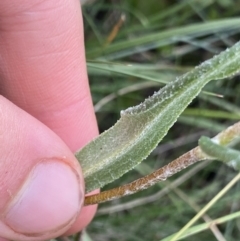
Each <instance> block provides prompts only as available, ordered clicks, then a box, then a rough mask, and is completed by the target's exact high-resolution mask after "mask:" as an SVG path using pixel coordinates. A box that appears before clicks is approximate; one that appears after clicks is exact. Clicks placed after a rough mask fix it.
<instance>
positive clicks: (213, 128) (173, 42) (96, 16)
mask: <svg viewBox="0 0 240 241" xmlns="http://www.w3.org/2000/svg"><path fill="white" fill-rule="evenodd" d="M239 14H240V0H234V1H233V0H215V1H214V0H188V1H184V0H182V1H170V0H162V1H154V0H149V1H143V0H111V1H110V0H97V1H95V2H93V3H91V4H87V5H84V6H83V17H84V25H85V44H86V55H87V61H88V72H89V79H90V85H91V91H92V96H93V101H94V104H95V110H96V115H97V119H98V123H99V129H100V132H102V131H104V130H106V129H108V128H109V127H111V126H112V125H113V124H114V123H115V122H116V121H117V120H118V119H119V112H120V111H121V110H123V109H126V108H127V107H129V106H133V105H136V104H138V103H140V102H142V101H143V100H144V99H145V98H146V97H148V96H149V95H152V94H153V93H154V91H156V90H158V89H159V88H161V87H162V86H164V84H166V83H167V82H169V81H171V80H173V79H175V78H176V76H179V75H182V74H184V73H185V72H187V71H188V70H190V69H192V68H194V66H196V65H199V64H200V63H201V62H203V61H204V60H207V59H209V58H211V57H212V56H213V55H214V54H216V53H219V52H221V51H222V50H224V49H226V48H227V47H229V46H232V45H233V44H234V43H235V42H237V41H238V40H239V37H240V33H239V32H240V27H239V26H240V17H238V16H239ZM239 119H240V84H239V77H238V76H236V77H234V78H232V79H227V80H223V81H217V82H214V81H213V82H210V84H208V85H207V86H206V87H205V88H204V91H202V92H201V94H200V95H199V97H198V98H196V99H195V100H194V101H193V102H192V103H191V105H190V106H189V108H188V109H187V110H186V111H185V112H184V113H183V115H182V116H181V117H180V118H179V120H178V122H177V123H176V124H175V125H174V126H173V128H172V129H171V130H170V131H169V133H168V135H167V136H166V137H165V138H164V140H163V141H162V142H161V143H160V145H159V146H158V147H157V148H156V150H155V151H154V152H153V153H152V155H150V156H149V157H148V159H147V160H145V161H144V162H143V163H142V164H141V165H139V166H138V167H137V168H136V169H135V170H133V171H131V172H129V173H127V174H126V175H124V176H123V177H122V178H120V179H119V180H117V181H116V182H114V183H112V184H110V185H108V186H106V187H105V188H104V189H109V188H111V187H116V186H119V185H121V184H124V183H128V182H130V181H133V180H135V179H136V178H138V177H140V176H142V175H145V174H147V173H149V172H151V171H152V170H153V169H157V168H159V167H161V166H163V165H165V164H167V163H169V162H170V161H172V160H173V159H175V158H176V157H178V156H180V155H181V154H183V153H185V152H186V151H188V150H190V149H191V148H193V147H195V146H196V145H197V141H198V139H199V137H200V136H201V135H207V136H210V137H212V136H214V135H216V134H217V133H218V132H219V131H221V130H223V129H225V128H226V127H227V126H229V125H231V124H233V123H234V122H237V121H238V120H239ZM235 175H236V172H235V171H234V170H232V169H230V168H229V167H227V166H225V165H223V164H221V163H220V162H216V161H215V162H211V163H204V162H202V163H201V162H200V163H198V164H195V165H194V166H192V167H190V168H187V169H186V170H185V171H183V172H181V173H179V174H178V175H175V176H173V177H172V178H170V179H169V180H168V181H166V182H163V183H160V184H159V185H156V186H154V187H152V188H150V189H148V190H145V191H142V192H140V193H137V194H135V195H132V196H129V197H125V198H122V199H118V200H115V201H112V202H108V203H105V204H102V205H99V211H98V214H97V215H96V217H95V219H94V221H93V222H92V223H91V224H90V226H89V227H88V229H87V235H89V236H88V238H89V239H90V240H94V241H102V240H104V241H105V240H108V241H111V240H126V241H130V240H131V241H138V240H149V241H150V240H154V241H155V240H162V239H163V238H165V237H167V236H169V235H171V234H173V233H174V232H177V231H178V230H179V229H181V228H182V227H183V226H184V225H185V224H186V223H187V222H188V221H189V220H190V219H191V218H192V217H193V216H194V215H195V214H196V213H197V212H198V211H199V209H200V208H202V207H204V205H206V204H207V203H208V202H209V201H210V200H211V199H212V198H213V197H214V196H215V195H216V194H217V193H219V192H220V191H221V190H222V188H223V187H224V186H226V185H227V184H228V183H229V181H230V180H231V179H232V178H233V177H234V176H235ZM239 198H240V185H239V184H236V185H235V186H234V187H233V188H232V189H231V190H229V191H228V193H227V194H226V195H225V196H224V197H223V198H222V199H220V201H218V202H217V203H215V205H214V206H213V207H212V208H211V209H210V210H209V211H208V212H207V213H206V215H205V216H204V219H203V218H201V219H200V220H199V222H198V223H197V224H200V223H204V222H205V221H206V220H209V219H216V218H219V217H223V216H225V215H228V214H234V213H236V212H237V211H238V210H239V209H240V202H239ZM239 236H240V219H239V218H236V219H233V218H232V219H230V221H228V222H226V223H224V224H221V225H218V226H217V227H214V228H213V229H210V228H207V229H206V230H205V231H203V232H200V233H197V234H195V235H194V236H190V237H188V238H184V240H195V241H198V240H199V241H200V240H221V241H224V240H227V241H231V240H239ZM85 240H87V236H85Z"/></svg>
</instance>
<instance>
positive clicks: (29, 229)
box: [0, 96, 84, 241]
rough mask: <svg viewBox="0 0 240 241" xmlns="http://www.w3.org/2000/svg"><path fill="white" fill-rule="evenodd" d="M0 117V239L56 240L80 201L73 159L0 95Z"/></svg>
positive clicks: (80, 186) (60, 143)
mask: <svg viewBox="0 0 240 241" xmlns="http://www.w3.org/2000/svg"><path fill="white" fill-rule="evenodd" d="M0 115H1V118H0V143H1V146H0V214H1V218H0V237H2V238H7V239H14V240H31V241H34V240H46V239H49V238H52V237H56V236H59V235H61V234H62V233H64V232H65V231H66V230H67V229H69V227H70V226H71V224H73V222H74V221H75V219H76V217H77V216H78V213H79V211H80V209H81V206H82V203H83V198H84V193H83V190H84V188H83V183H84V182H83V178H82V174H81V170H80V167H79V164H78V161H77V160H76V159H75V157H74V155H73V154H72V153H71V151H70V150H69V149H68V147H67V146H66V145H65V144H64V142H63V141H62V140H61V139H60V138H59V137H58V136H57V135H56V134H54V133H53V132H52V131H51V130H50V129H48V128H47V127H46V126H44V125H43V124H42V123H41V122H39V121H38V120H36V119H35V118H34V117H32V116H30V115H29V114H27V113H26V112H24V111H23V110H21V109H20V108H18V107H17V106H15V105H14V104H12V103H11V102H10V101H8V100H7V99H5V98H4V97H2V96H0ZM0 240H1V238H0ZM3 240H4V239H3Z"/></svg>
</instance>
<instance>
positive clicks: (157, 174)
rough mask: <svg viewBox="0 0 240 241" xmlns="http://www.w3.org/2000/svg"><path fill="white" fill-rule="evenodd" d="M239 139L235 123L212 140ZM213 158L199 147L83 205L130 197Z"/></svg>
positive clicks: (238, 125)
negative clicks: (199, 162) (193, 165)
mask: <svg viewBox="0 0 240 241" xmlns="http://www.w3.org/2000/svg"><path fill="white" fill-rule="evenodd" d="M239 138H240V122H237V123H236V124H234V125H233V126H230V127H229V128H227V129H226V130H224V131H222V132H221V133H219V134H218V135H217V136H215V137H214V138H213V140H214V141H215V142H218V143H219V144H221V145H229V144H233V143H235V142H236V141H237V140H238V139H239ZM213 159H215V158H214V157H210V156H208V155H206V154H205V153H204V152H203V151H202V150H201V148H200V147H196V148H194V149H192V150H191V151H189V152H187V153H185V154H184V155H182V156H180V157H179V158H177V159H176V160H174V161H172V162H171V163H169V164H168V165H166V166H164V167H161V168H160V169H158V170H156V171H154V172H152V173H151V174H149V175H146V176H144V177H142V178H139V179H137V180H135V181H133V182H131V183H129V184H126V185H123V186H120V187H117V188H113V189H111V190H108V191H104V192H101V193H99V194H95V195H91V196H87V197H86V198H85V202H84V205H85V206H87V205H93V204H97V203H102V202H107V201H110V200H113V199H117V198H120V197H123V196H127V195H131V194H134V193H136V192H139V191H141V190H144V189H147V188H149V187H151V186H153V185H154V184H156V183H158V182H160V181H165V180H166V179H167V178H168V177H171V176H172V175H174V174H176V173H178V172H180V171H181V170H183V169H185V168H186V167H188V166H190V165H192V164H194V163H196V162H198V161H200V160H213Z"/></svg>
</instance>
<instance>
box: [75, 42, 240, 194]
mask: <svg viewBox="0 0 240 241" xmlns="http://www.w3.org/2000/svg"><path fill="white" fill-rule="evenodd" d="M239 61H240V42H239V43H237V44H235V45H234V46H233V47H231V48H230V49H227V50H226V51H224V52H222V53H221V54H219V55H217V56H215V57H214V58H212V59H211V60H208V61H206V62H204V63H203V64H201V65H200V66H199V67H196V68H195V69H194V70H192V71H190V72H188V73H187V74H185V75H183V76H182V77H180V78H177V79H176V80H175V81H173V82H171V83H169V84H167V85H166V86H165V87H164V88H162V89H161V90H160V91H159V92H157V93H155V94H154V95H153V96H152V97H150V98H148V99H146V100H145V101H144V102H143V103H142V104H140V105H138V106H135V107H130V108H128V109H127V110H125V111H122V112H121V118H120V120H119V121H118V122H117V123H116V124H115V126H113V127H112V128H110V129H109V130H108V131H106V132H104V133H103V134H101V135H100V136H99V137H98V138H96V139H95V140H93V141H92V142H90V143H89V144H88V145H87V146H85V147H84V148H83V149H82V150H80V151H79V152H77V153H76V157H77V159H78V160H79V161H80V163H81V166H82V169H83V174H84V179H85V183H86V192H90V191H91V190H94V189H96V188H99V187H102V186H104V185H105V184H107V183H110V182H112V181H113V180H115V179H118V178H119V177H120V176H122V175H123V174H124V173H126V172H128V171H129V170H131V169H132V168H134V167H135V166H136V165H137V164H139V163H140V162H141V161H142V160H143V159H145V158H146V157H147V156H148V155H149V154H150V153H151V151H152V150H153V149H154V148H155V147H156V146H157V144H158V143H159V141H161V140H162V138H163V137H164V136H165V135H166V133H167V132H168V130H169V129H170V128H171V126H172V125H173V124H174V123H175V122H176V120H177V118H178V117H179V115H180V114H181V113H182V112H183V111H184V109H185V108H186V107H187V106H188V104H189V103H190V102H191V101H192V100H193V98H194V97H196V96H197V95H198V94H199V92H200V91H201V89H202V88H203V87H204V86H205V85H206V84H207V83H208V82H209V81H211V80H215V79H222V78H226V77H229V76H232V75H233V74H235V73H236V72H238V71H240V65H239Z"/></svg>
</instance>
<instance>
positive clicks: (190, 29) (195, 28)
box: [87, 18, 240, 59]
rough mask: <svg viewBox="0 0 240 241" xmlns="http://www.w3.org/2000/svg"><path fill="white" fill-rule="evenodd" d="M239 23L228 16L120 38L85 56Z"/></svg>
mask: <svg viewBox="0 0 240 241" xmlns="http://www.w3.org/2000/svg"><path fill="white" fill-rule="evenodd" d="M239 24H240V18H229V19H224V20H216V21H211V22H206V23H197V24H192V25H187V26H183V27H177V28H173V29H168V30H164V31H161V32H157V33H152V34H148V35H143V36H138V37H136V38H132V39H127V40H121V41H118V42H116V43H113V44H111V45H109V46H107V47H105V48H103V47H102V46H100V47H97V48H91V50H88V51H87V58H88V59H89V58H93V57H96V56H99V55H102V54H104V55H106V54H111V53H115V52H118V51H121V52H122V51H126V50H129V49H132V48H135V47H137V48H139V47H141V46H145V45H149V44H150V45H153V46H163V45H168V44H169V43H174V42H178V41H179V39H180V38H182V37H184V38H185V39H186V37H188V38H189V39H190V38H194V37H199V36H205V35H207V34H210V33H216V32H218V31H223V30H225V31H226V30H234V29H235V30H237V29H238V26H239Z"/></svg>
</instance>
